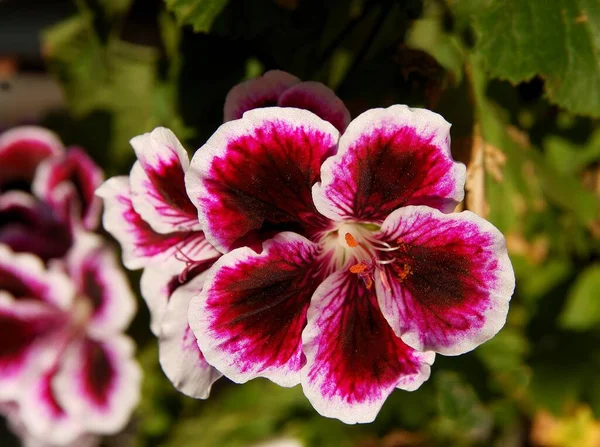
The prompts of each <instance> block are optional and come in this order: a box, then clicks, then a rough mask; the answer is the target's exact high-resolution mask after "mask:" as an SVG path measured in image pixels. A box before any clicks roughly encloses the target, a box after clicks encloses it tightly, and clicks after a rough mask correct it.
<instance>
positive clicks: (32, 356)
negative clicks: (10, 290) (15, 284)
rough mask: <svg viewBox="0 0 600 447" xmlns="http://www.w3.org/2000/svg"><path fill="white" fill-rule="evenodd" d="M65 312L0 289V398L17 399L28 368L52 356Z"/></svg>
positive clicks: (64, 324)
mask: <svg viewBox="0 0 600 447" xmlns="http://www.w3.org/2000/svg"><path fill="white" fill-rule="evenodd" d="M68 322H69V321H68V317H67V315H66V314H64V313H62V312H60V311H58V310H57V309H55V308H53V307H51V306H49V305H47V304H46V303H43V302H40V301H33V300H19V301H17V300H14V299H13V298H12V297H10V295H9V294H7V293H6V292H4V291H0V399H3V400H7V399H17V398H19V396H20V393H21V387H22V385H23V383H24V379H25V378H26V377H27V375H28V373H29V371H30V369H31V368H34V367H36V365H38V364H40V363H42V364H43V363H44V362H45V361H46V360H45V359H46V358H47V357H48V356H52V358H54V356H55V355H56V353H55V350H56V349H58V347H57V346H58V345H59V343H58V341H59V340H60V338H61V334H62V330H63V328H64V327H65V326H66V325H67V324H68Z"/></svg>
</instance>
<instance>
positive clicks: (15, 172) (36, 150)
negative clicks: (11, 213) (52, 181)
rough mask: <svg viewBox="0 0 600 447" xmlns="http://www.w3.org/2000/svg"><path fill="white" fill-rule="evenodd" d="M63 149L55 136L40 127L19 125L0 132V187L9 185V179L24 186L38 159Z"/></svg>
mask: <svg viewBox="0 0 600 447" xmlns="http://www.w3.org/2000/svg"><path fill="white" fill-rule="evenodd" d="M63 150H64V148H63V145H62V143H61V141H60V139H59V138H58V136H57V135H56V134H55V133H54V132H51V131H50V130H48V129H44V128H43V127H37V126H21V127H15V128H13V129H10V130H8V131H6V132H4V133H3V134H1V135H0V190H6V189H11V186H10V184H11V183H13V186H16V187H19V186H26V187H27V188H26V189H28V187H29V184H30V182H31V181H32V180H33V176H34V174H35V170H36V169H37V167H38V165H39V164H40V162H41V161H42V160H44V159H46V158H48V157H52V156H56V155H60V154H61V153H62V152H63ZM19 182H23V183H24V185H19V184H18V183H19Z"/></svg>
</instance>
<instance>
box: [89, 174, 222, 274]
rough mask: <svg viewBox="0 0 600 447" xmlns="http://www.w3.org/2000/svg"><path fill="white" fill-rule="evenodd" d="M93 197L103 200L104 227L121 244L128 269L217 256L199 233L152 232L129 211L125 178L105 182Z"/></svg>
mask: <svg viewBox="0 0 600 447" xmlns="http://www.w3.org/2000/svg"><path fill="white" fill-rule="evenodd" d="M96 194H97V195H98V196H100V197H102V198H103V199H104V216H103V225H104V228H105V229H106V230H107V231H108V232H109V233H110V234H112V235H113V236H114V238H115V239H117V241H119V243H120V244H121V248H122V249H123V263H124V264H125V267H127V268H128V269H130V270H135V269H139V268H142V267H145V266H147V265H149V264H150V263H152V262H159V261H162V260H164V259H167V258H170V257H174V256H181V257H182V258H183V259H185V258H186V257H187V258H189V259H192V260H194V261H202V260H204V259H210V258H213V257H215V255H216V254H218V252H217V251H216V250H215V249H214V248H213V247H212V246H211V245H210V244H209V243H208V242H207V241H206V238H205V237H204V234H203V233H202V232H200V231H183V232H177V233H170V234H160V233H157V232H156V231H154V230H153V229H152V228H151V227H150V225H148V223H146V222H145V221H144V220H143V219H142V218H141V216H140V215H139V214H138V213H137V212H136V211H135V210H134V209H133V205H132V203H131V195H130V189H129V181H128V178H127V177H113V178H111V179H109V180H107V181H106V182H104V184H103V185H102V186H101V187H100V188H98V190H97V191H96Z"/></svg>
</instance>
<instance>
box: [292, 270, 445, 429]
mask: <svg viewBox="0 0 600 447" xmlns="http://www.w3.org/2000/svg"><path fill="white" fill-rule="evenodd" d="M302 344H303V350H304V353H305V354H306V359H307V361H306V366H305V367H304V368H303V369H302V388H303V390H304V394H305V395H306V396H307V398H308V399H309V400H310V402H311V403H312V404H313V406H314V407H315V409H316V410H317V411H318V412H319V413H320V414H322V415H323V416H326V417H332V418H337V419H340V420H341V421H343V422H345V423H347V424H355V423H357V422H359V423H364V422H371V421H373V420H374V419H375V417H376V416H377V413H379V410H380V409H381V406H382V405H383V403H384V402H385V400H386V399H387V397H388V396H389V395H390V394H391V393H392V391H393V390H394V388H401V389H404V390H408V391H413V390H415V389H417V388H418V387H420V386H421V384H422V383H423V382H425V381H426V380H427V379H428V378H429V374H430V365H431V364H432V363H433V360H434V357H435V354H434V353H433V352H417V351H415V350H414V349H412V348H410V347H409V346H407V345H406V344H405V343H404V342H403V341H402V340H401V339H400V338H398V337H396V335H395V334H394V332H393V331H392V329H391V328H390V327H389V325H388V323H387V321H386V320H385V318H384V317H383V315H382V314H381V311H380V309H379V305H378V303H377V297H376V295H375V291H374V289H373V288H371V289H367V288H366V287H365V285H364V283H363V282H362V281H360V280H359V278H358V277H357V276H356V275H354V274H352V273H350V272H348V271H347V270H339V271H337V272H336V273H334V274H333V275H331V276H329V277H328V278H327V279H326V280H325V281H324V282H323V284H321V286H320V287H319V288H318V289H317V290H316V292H315V294H314V295H313V298H312V302H311V305H310V308H309V310H308V324H307V326H306V328H305V329H304V332H303V333H302Z"/></svg>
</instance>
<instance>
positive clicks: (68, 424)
mask: <svg viewBox="0 0 600 447" xmlns="http://www.w3.org/2000/svg"><path fill="white" fill-rule="evenodd" d="M54 360H57V359H54ZM56 373H57V368H56V367H54V366H50V367H48V368H46V369H41V370H39V371H37V372H36V374H35V375H34V376H33V377H32V378H31V380H29V381H28V382H27V386H26V387H24V388H23V392H22V394H21V396H20V399H19V407H20V420H21V421H22V424H23V427H24V428H25V429H26V432H27V433H28V434H29V435H30V436H32V437H33V438H39V439H43V440H44V441H45V442H46V443H47V444H49V445H54V444H58V445H65V444H69V443H71V442H73V441H74V440H75V439H77V438H78V437H79V436H81V435H82V434H83V432H84V430H85V427H84V425H83V423H82V421H81V420H80V419H79V418H78V417H77V415H74V414H70V413H68V412H66V411H65V409H64V408H63V407H62V406H61V405H60V404H59V403H58V401H57V399H56V393H55V391H54V387H53V382H54V379H55V377H56Z"/></svg>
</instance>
